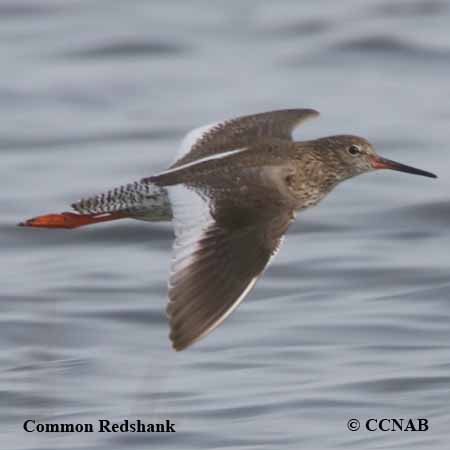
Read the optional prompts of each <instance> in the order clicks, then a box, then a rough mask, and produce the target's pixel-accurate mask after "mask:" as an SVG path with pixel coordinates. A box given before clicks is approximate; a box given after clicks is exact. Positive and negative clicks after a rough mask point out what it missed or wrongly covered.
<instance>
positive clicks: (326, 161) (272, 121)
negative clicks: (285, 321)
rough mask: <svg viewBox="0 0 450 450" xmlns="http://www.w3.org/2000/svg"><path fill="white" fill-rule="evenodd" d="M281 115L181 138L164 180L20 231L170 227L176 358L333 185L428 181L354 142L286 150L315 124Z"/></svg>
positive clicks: (335, 140) (302, 112)
mask: <svg viewBox="0 0 450 450" xmlns="http://www.w3.org/2000/svg"><path fill="white" fill-rule="evenodd" d="M318 115H319V113H318V112H317V111H315V110H313V109H288V110H280V111H271V112H265V113H260V114H254V115H250V116H243V117H238V118H235V119H231V120H227V121H224V122H219V123H214V124H210V125H207V126H204V127H201V128H198V129H195V130H193V131H191V132H190V133H189V134H187V136H186V137H185V139H184V140H183V142H182V144H181V149H180V153H179V155H178V157H177V159H176V161H175V162H174V163H173V164H172V165H171V166H170V167H169V168H168V169H167V170H165V171H164V172H161V173H158V174H156V175H153V176H151V177H148V178H144V179H142V180H140V181H138V182H135V183H132V184H128V185H126V186H122V187H119V188H116V189H113V190H111V191H109V192H107V193H104V194H101V195H97V196H93V197H91V198H88V199H83V200H81V201H79V202H77V203H74V204H73V205H72V207H73V209H74V210H75V211H76V213H71V212H63V213H60V214H46V215H42V216H38V217H35V218H33V219H29V220H27V221H25V222H23V223H21V224H20V225H22V226H29V227H46V228H76V227H80V226H83V225H89V224H95V223H99V222H106V221H111V220H116V219H123V218H133V219H138V220H146V221H151V222H154V221H171V220H173V224H174V230H175V243H174V247H173V261H172V267H171V274H170V279H169V303H168V306H167V315H168V318H169V322H170V328H171V332H170V339H171V341H172V345H173V347H174V349H175V350H182V349H184V348H186V347H188V346H189V345H191V344H192V343H193V342H195V341H197V340H198V339H199V338H201V337H203V336H205V335H206V334H208V333H209V332H210V331H212V330H213V329H214V328H216V327H217V326H218V325H219V324H220V323H222V322H223V321H224V319H225V318H226V317H227V316H228V315H229V314H230V313H231V312H232V311H233V310H234V309H235V308H236V307H237V306H238V305H239V303H240V302H241V301H242V300H243V299H244V297H245V296H246V295H247V294H248V293H249V292H250V290H251V289H252V288H253V286H254V284H255V282H256V280H257V279H258V277H259V276H260V275H261V274H262V272H263V271H264V269H265V268H266V267H267V265H268V263H269V262H270V260H271V259H272V257H273V256H274V255H275V253H276V252H277V251H278V249H279V248H280V244H281V242H282V240H283V235H284V233H285V232H286V230H287V228H288V226H289V224H290V222H291V221H292V220H293V219H294V217H295V215H296V213H297V212H298V211H299V210H301V209H305V208H308V207H310V206H313V205H315V204H317V203H318V202H319V201H320V200H322V198H323V197H324V196H325V195H326V194H327V193H328V192H330V191H331V190H332V189H333V188H334V187H335V186H336V185H337V184H338V183H340V182H341V181H344V180H346V179H348V178H351V177H353V176H355V175H359V174H362V173H366V172H371V171H373V170H377V169H393V170H398V171H401V172H407V173H412V174H416V175H423V176H425V177H431V178H436V175H434V174H432V173H430V172H425V171H423V170H420V169H415V168H413V167H410V166H406V165H404V164H400V163H397V162H394V161H391V160H389V159H385V158H382V157H381V156H378V155H377V154H376V152H375V150H374V149H373V147H372V145H371V144H370V143H369V142H368V141H367V140H366V139H364V138H361V137H357V136H351V135H339V136H330V137H325V138H321V139H315V140H310V141H303V142H295V141H294V140H293V138H292V131H293V129H294V128H295V127H296V126H297V125H298V124H300V123H301V122H303V121H304V120H305V119H308V118H311V117H315V116H318Z"/></svg>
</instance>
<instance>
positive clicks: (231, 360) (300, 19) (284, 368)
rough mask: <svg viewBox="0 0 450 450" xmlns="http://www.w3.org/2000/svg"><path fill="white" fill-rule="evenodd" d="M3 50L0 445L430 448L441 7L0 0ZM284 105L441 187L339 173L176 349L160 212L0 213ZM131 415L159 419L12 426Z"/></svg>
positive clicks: (316, 129) (124, 177)
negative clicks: (137, 428) (189, 343)
mask: <svg viewBox="0 0 450 450" xmlns="http://www.w3.org/2000/svg"><path fill="white" fill-rule="evenodd" d="M0 55H1V75H0V118H1V120H0V157H1V162H0V177H1V190H0V205H1V218H0V240H1V260H0V261H1V271H0V286H1V291H0V447H1V448H2V449H6V450H9V449H23V450H24V449H27V450H37V449H42V450H50V449H109V450H122V449H134V448H136V449H150V448H155V449H166V448H167V449H169V448H170V449H196V450H198V449H225V448H226V449H246V450H256V449H292V450H298V449H300V448H301V449H319V450H322V449H358V450H364V449H447V448H448V442H449V439H450V432H449V423H450V177H449V175H448V174H449V171H450V152H449V150H450V143H449V142H450V101H449V99H450V83H449V74H450V2H448V1H444V0H411V1H394V0H371V1H364V2H363V1H358V0H346V1H339V2H338V1H332V0H320V1H312V0H311V1H302V2H300V1H294V0H292V1H279V2H267V1H262V0H261V1H257V0H249V1H245V2H244V1H226V2H219V1H206V0H204V1H191V2H188V1H183V0H172V1H162V0H161V1H155V0H152V1H138V0H134V1H131V0H129V1H112V0H107V1H106V0H104V1H96V2H90V1H81V0H76V1H75V0H74V1H69V0H65V1H59V0H40V1H32V0H2V1H1V2H0ZM292 107H309V108H315V109H318V110H319V111H321V113H322V115H321V117H320V118H319V119H316V120H313V121H310V122H308V123H306V124H304V125H303V126H302V127H301V129H299V130H298V132H296V137H297V138H298V139H310V138H314V137H319V136H324V135H330V134H338V133H353V134H359V135H362V136H365V137H366V138H368V139H369V140H370V141H371V142H372V143H373V144H374V146H375V147H376V148H377V150H378V151H379V153H381V154H383V155H384V156H386V157H388V158H392V159H396V160H399V161H402V162H404V163H406V164H411V165H415V166H417V167H421V168H424V169H426V170H431V171H435V172H437V173H438V175H439V176H440V178H439V179H437V180H431V179H428V178H422V177H414V176H410V175H406V174H400V173H396V172H388V171H384V172H377V173H373V174H370V175H365V176H362V177H359V178H357V179H353V180H351V181H348V182H346V183H344V184H343V185H341V186H339V187H338V188H337V189H336V190H335V191H334V192H333V193H332V194H331V195H330V196H329V197H328V198H327V199H326V200H325V201H323V202H322V203H321V205H320V206H318V207H317V208H314V209H311V210H308V211H306V212H304V213H302V214H300V215H299V217H298V218H297V221H296V222H295V223H294V224H293V226H292V227H291V229H290V231H289V233H288V237H287V240H286V242H285V245H284V247H283V249H282V251H281V252H280V253H279V254H278V256H277V258H276V259H275V261H274V263H273V265H272V266H271V267H270V268H269V269H268V270H267V272H266V273H265V275H264V277H263V278H262V279H261V280H260V282H259V283H258V286H257V288H256V289H255V290H254V291H253V292H252V294H251V295H250V296H249V297H248V298H247V299H246V300H245V302H243V304H242V305H241V306H240V307H239V308H238V310H237V311H236V312H235V313H234V314H233V315H232V316H230V317H229V319H227V320H226V321H225V322H224V324H223V325H222V326H220V327H219V328H218V329H217V330H216V331H214V332H213V333H212V334H210V335H209V336H208V337H207V338H205V339H204V340H202V341H201V342H198V344H196V345H195V346H193V347H192V348H190V349H188V350H187V351H184V352H181V353H175V352H173V351H172V350H171V348H170V344H169V340H168V337H167V335H168V325H167V323H166V319H165V316H164V309H165V304H166V279H167V272H168V268H169V262H170V252H171V242H172V230H171V227H170V225H169V224H167V225H166V224H156V225H152V224H146V223H142V222H136V221H131V220H124V221H117V222H113V223H111V224H100V225H97V226H94V227H87V228H82V229H79V230H42V229H24V228H17V227H16V226H15V224H16V223H17V222H19V221H21V220H23V219H25V218H28V217H32V216H35V215H38V214H42V213H47V212H60V211H64V210H68V209H69V207H68V205H69V204H70V203H71V202H73V201H76V200H78V199H79V198H81V197H83V196H86V195H89V194H90V193H97V192H101V191H102V190H104V189H107V188H111V187H114V186H117V185H120V184H123V183H127V182H130V181H134V180H136V179H140V178H142V177H144V176H149V175H151V174H152V173H153V172H155V171H158V170H161V169H163V168H164V167H166V166H167V165H168V164H169V163H170V161H171V159H172V157H173V154H174V152H175V151H176V148H177V145H178V141H179V139H180V138H181V137H182V135H183V134H184V133H185V132H186V131H188V130H189V129H190V128H193V127H196V126H199V125H202V124H204V123H209V122H211V121H215V120H218V119H221V118H227V117H233V116H236V115H241V114H246V113H253V112H257V111H264V110H271V109H278V108H292ZM418 417H419V418H427V419H428V421H429V427H430V428H429V430H428V431H424V432H411V431H409V432H401V431H396V432H382V431H374V432H370V431H367V430H365V429H364V421H365V420H367V419H368V418H378V419H381V418H418ZM126 418H127V419H129V420H134V419H136V418H140V419H141V420H143V421H147V422H158V421H163V420H164V419H166V418H169V419H170V420H171V421H172V422H174V423H175V424H176V430H177V432H176V433H174V434H147V433H142V434H138V433H128V434H127V433H115V434H112V433H111V434H107V433H86V434H49V433H47V434H44V433H37V432H34V433H25V432H24V431H23V428H22V424H23V422H24V421H25V420H26V419H35V420H36V421H39V422H42V423H63V422H64V423H96V421H97V420H98V419H109V420H111V421H121V420H123V419H126ZM351 418H358V419H360V420H361V423H362V426H361V429H360V430H359V431H354V432H351V431H348V430H347V426H346V424H347V421H348V420H349V419H351Z"/></svg>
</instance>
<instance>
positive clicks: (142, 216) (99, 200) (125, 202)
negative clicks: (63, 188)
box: [19, 182, 172, 228]
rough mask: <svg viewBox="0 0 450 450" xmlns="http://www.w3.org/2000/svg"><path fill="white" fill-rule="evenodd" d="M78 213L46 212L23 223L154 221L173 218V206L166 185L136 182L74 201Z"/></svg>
mask: <svg viewBox="0 0 450 450" xmlns="http://www.w3.org/2000/svg"><path fill="white" fill-rule="evenodd" d="M71 206H72V208H73V209H74V210H75V211H76V213H72V212H63V213H60V214H45V215H42V216H37V217H34V218H32V219H28V220H26V221H25V222H22V223H20V224H19V225H20V226H27V227H44V228H77V227H80V226H83V225H90V224H94V223H99V222H106V221H111V220H117V219H124V218H126V217H131V218H133V219H139V220H147V221H152V222H157V221H168V220H171V219H172V209H171V206H170V201H169V198H168V195H167V191H166V190H165V189H164V188H160V187H158V186H155V185H154V184H152V183H144V182H135V183H130V184H127V185H124V186H120V187H118V188H115V189H112V190H110V191H108V192H105V193H103V194H99V195H96V196H93V197H89V198H86V199H82V200H80V201H79V202H76V203H73V204H72V205H71Z"/></svg>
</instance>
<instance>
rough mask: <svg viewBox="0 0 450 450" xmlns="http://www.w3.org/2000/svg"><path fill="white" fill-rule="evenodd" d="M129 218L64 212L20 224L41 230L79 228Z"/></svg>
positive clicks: (119, 214)
mask: <svg viewBox="0 0 450 450" xmlns="http://www.w3.org/2000/svg"><path fill="white" fill-rule="evenodd" d="M125 217H129V216H127V215H124V214H121V213H103V214H76V213H71V212H63V213H59V214H44V215H42V216H37V217H33V218H32V219H28V220H25V222H21V223H19V226H21V227H40V228H78V227H81V226H83V225H90V224H93V223H99V222H106V221H110V220H117V219H124V218H125Z"/></svg>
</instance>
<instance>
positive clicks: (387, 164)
mask: <svg viewBox="0 0 450 450" xmlns="http://www.w3.org/2000/svg"><path fill="white" fill-rule="evenodd" d="M372 167H373V168H374V169H391V170H398V171H399V172H406V173H412V174H414V175H422V176H423V177H429V178H437V175H435V174H434V173H431V172H426V171H425V170H420V169H416V168H415V167H411V166H407V165H405V164H400V163H398V162H395V161H391V160H390V159H386V158H382V157H381V156H375V157H374V158H373V159H372Z"/></svg>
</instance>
